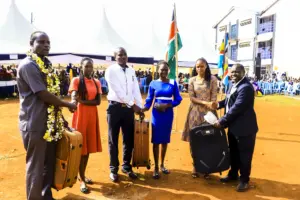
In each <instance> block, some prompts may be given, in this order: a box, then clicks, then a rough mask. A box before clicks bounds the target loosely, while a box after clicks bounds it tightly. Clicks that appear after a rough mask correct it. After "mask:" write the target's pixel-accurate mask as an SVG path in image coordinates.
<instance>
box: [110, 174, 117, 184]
mask: <svg viewBox="0 0 300 200" xmlns="http://www.w3.org/2000/svg"><path fill="white" fill-rule="evenodd" d="M109 178H110V180H112V182H114V183H116V182H118V180H119V176H118V174H114V173H110V174H109Z"/></svg>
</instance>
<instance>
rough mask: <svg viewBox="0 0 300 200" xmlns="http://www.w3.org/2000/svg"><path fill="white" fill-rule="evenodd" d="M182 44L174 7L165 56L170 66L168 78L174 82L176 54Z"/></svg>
mask: <svg viewBox="0 0 300 200" xmlns="http://www.w3.org/2000/svg"><path fill="white" fill-rule="evenodd" d="M181 47H182V43H181V39H180V35H179V31H178V28H177V20H176V9H175V5H174V10H173V16H172V23H171V28H170V34H169V41H168V51H167V55H166V60H167V62H168V63H169V66H170V73H169V78H170V79H174V80H176V78H177V77H176V76H177V74H176V69H177V67H178V66H177V64H178V63H177V59H176V56H177V52H178V51H179V50H180V49H181Z"/></svg>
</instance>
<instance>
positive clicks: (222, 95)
mask: <svg viewBox="0 0 300 200" xmlns="http://www.w3.org/2000/svg"><path fill="white" fill-rule="evenodd" d="M226 36H227V30H225V35H224V58H223V66H222V70H223V73H222V74H223V75H222V78H221V98H220V100H221V101H222V100H223V97H224V95H225V93H226V91H225V90H226V86H225V84H224V92H223V80H224V67H225V62H226V53H227V51H226V46H227V44H226V38H227V37H226ZM227 42H228V43H229V41H227ZM219 117H220V118H221V117H222V112H221V109H220V110H219Z"/></svg>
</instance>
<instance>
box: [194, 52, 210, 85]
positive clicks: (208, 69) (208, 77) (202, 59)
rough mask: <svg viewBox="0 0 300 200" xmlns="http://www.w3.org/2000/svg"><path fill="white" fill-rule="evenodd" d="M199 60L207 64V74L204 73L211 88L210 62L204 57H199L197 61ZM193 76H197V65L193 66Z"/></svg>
mask: <svg viewBox="0 0 300 200" xmlns="http://www.w3.org/2000/svg"><path fill="white" fill-rule="evenodd" d="M198 61H202V62H204V63H205V65H206V69H205V74H204V80H205V81H206V82H207V87H208V88H209V87H210V81H211V71H210V68H209V65H208V62H207V61H206V59H205V58H203V57H202V58H199V59H197V60H196V63H197V62H198ZM192 76H197V71H196V65H195V67H194V68H193V71H192Z"/></svg>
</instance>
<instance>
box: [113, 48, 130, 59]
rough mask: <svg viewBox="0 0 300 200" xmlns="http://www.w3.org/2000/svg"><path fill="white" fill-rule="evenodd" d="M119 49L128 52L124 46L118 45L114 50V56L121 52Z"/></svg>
mask: <svg viewBox="0 0 300 200" xmlns="http://www.w3.org/2000/svg"><path fill="white" fill-rule="evenodd" d="M119 51H125V53H126V54H127V51H126V49H125V48H124V47H118V48H116V49H115V50H114V57H116V55H117V52H119Z"/></svg>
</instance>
